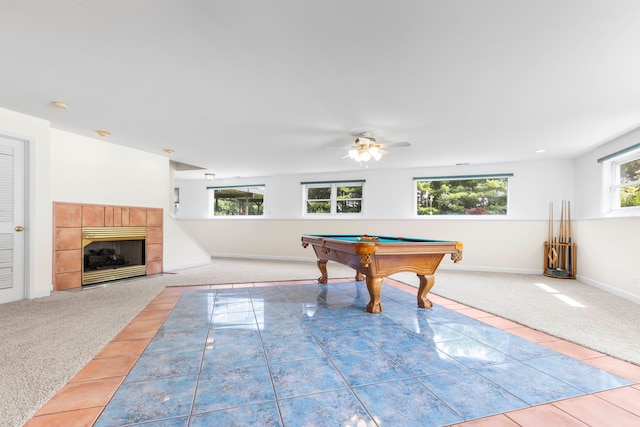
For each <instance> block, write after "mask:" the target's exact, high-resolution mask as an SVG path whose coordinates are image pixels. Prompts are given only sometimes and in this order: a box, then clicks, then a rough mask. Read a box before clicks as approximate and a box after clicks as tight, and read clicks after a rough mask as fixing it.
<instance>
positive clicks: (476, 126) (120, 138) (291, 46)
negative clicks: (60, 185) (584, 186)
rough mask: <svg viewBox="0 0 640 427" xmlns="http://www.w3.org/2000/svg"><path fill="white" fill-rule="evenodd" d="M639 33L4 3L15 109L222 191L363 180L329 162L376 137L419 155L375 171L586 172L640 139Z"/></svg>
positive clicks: (469, 5)
mask: <svg viewBox="0 0 640 427" xmlns="http://www.w3.org/2000/svg"><path fill="white" fill-rule="evenodd" d="M639 22H640V1H638V0H627V1H624V0H562V1H559V0H482V1H480V0H438V1H435V0H393V1H391V0H386V1H385V0H315V1H312V0H269V1H264V0H224V1H217V0H135V1H132V0H56V1H51V0H0V59H1V64H0V107H2V108H6V109H9V110H13V111H17V112H21V113H25V114H28V115H32V116H36V117H39V118H43V119H46V120H49V121H51V125H52V127H54V128H57V129H63V130H68V131H71V132H74V133H78V134H82V135H87V136H92V137H96V138H98V137H97V136H96V135H95V133H94V131H95V130H97V129H105V130H108V131H109V132H111V136H109V137H108V138H107V139H106V140H107V141H109V142H112V143H115V144H121V145H125V146H129V147H134V148H138V149H141V150H145V151H149V152H152V153H157V154H160V155H164V154H163V153H162V149H165V148H170V149H173V150H175V153H174V154H173V155H171V159H172V160H175V161H177V162H182V163H186V164H189V165H195V166H198V167H202V168H204V169H205V170H207V171H210V172H214V173H216V175H217V176H218V177H235V176H243V177H244V176H247V177H249V176H268V175H274V174H278V175H279V174H288V173H300V172H330V171H344V170H354V169H358V168H362V167H363V166H362V165H359V164H357V163H355V162H354V161H353V160H348V159H343V158H341V157H342V156H343V155H344V154H346V150H344V152H343V151H340V150H332V149H327V147H329V146H336V145H338V146H343V145H344V146H348V145H350V144H351V143H352V142H353V140H354V135H355V134H357V133H359V132H363V131H369V132H371V134H372V136H375V137H377V138H378V139H379V140H386V141H409V142H411V144H412V145H411V147H409V148H396V149H391V150H390V151H391V152H392V155H391V156H389V157H385V158H383V159H382V160H380V161H379V162H377V163H374V164H371V165H370V166H369V167H371V168H374V167H375V168H406V167H430V166H442V165H452V164H456V163H472V164H476V163H496V162H511V161H526V160H532V159H540V160H542V159H555V158H575V157H576V156H578V155H580V154H581V153H583V152H585V151H587V150H589V149H592V148H594V147H596V146H598V145H600V144H602V143H604V142H606V141H608V140H610V139H611V138H613V137H615V136H618V135H620V134H622V133H624V132H627V131H629V130H631V129H633V128H636V127H638V126H639V125H640V52H639V50H640V25H639V24H638V23H639ZM52 101H62V102H65V103H67V104H68V105H69V109H68V110H58V109H55V108H53V107H52V106H51V102H52ZM382 142H384V141H382ZM539 149H546V152H545V153H542V154H540V153H536V152H535V151H536V150H539ZM370 163H371V162H370ZM202 173H203V171H202V170H199V171H197V172H185V173H183V174H184V176H183V177H186V176H193V177H197V178H199V179H202V178H203V174H202Z"/></svg>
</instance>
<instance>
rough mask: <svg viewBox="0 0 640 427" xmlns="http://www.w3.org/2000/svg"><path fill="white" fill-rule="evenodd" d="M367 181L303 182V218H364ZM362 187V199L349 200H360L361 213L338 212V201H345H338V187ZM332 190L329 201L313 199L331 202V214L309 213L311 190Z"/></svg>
mask: <svg viewBox="0 0 640 427" xmlns="http://www.w3.org/2000/svg"><path fill="white" fill-rule="evenodd" d="M365 182H366V181H365V180H363V179H358V180H342V181H313V182H301V183H300V184H301V187H302V206H301V209H302V216H303V217H307V218H308V217H313V218H362V217H363V216H364V208H365V189H366V185H365ZM358 186H359V187H361V188H362V197H361V198H359V199H357V198H355V199H347V200H360V212H338V207H337V206H338V201H339V200H344V199H338V187H358ZM327 187H330V188H331V195H330V198H329V199H311V200H328V201H329V202H330V210H329V212H321V213H315V212H308V211H307V202H308V201H309V198H308V196H309V191H308V189H309V188H327Z"/></svg>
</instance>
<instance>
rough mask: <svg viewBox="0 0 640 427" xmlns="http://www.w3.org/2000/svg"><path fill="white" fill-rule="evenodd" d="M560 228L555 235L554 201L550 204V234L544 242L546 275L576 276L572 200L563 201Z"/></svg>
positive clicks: (568, 277)
mask: <svg viewBox="0 0 640 427" xmlns="http://www.w3.org/2000/svg"><path fill="white" fill-rule="evenodd" d="M560 212H561V213H560V230H559V232H558V234H557V236H556V235H554V222H553V203H550V205H549V235H548V238H547V241H546V242H544V264H543V270H542V271H543V272H544V275H545V276H548V277H554V278H557V279H575V278H576V260H577V256H576V254H577V248H576V244H575V242H572V241H571V202H569V201H564V200H563V201H562V210H561V211H560Z"/></svg>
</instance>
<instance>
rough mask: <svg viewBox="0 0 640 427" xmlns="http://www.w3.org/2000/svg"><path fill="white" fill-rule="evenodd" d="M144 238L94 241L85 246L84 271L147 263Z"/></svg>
mask: <svg viewBox="0 0 640 427" xmlns="http://www.w3.org/2000/svg"><path fill="white" fill-rule="evenodd" d="M144 258H145V257H144V240H120V241H105V242H93V243H90V244H89V245H87V246H85V248H84V271H85V272H86V271H96V270H105V269H116V268H123V267H130V266H132V265H145V262H144V261H145V260H144Z"/></svg>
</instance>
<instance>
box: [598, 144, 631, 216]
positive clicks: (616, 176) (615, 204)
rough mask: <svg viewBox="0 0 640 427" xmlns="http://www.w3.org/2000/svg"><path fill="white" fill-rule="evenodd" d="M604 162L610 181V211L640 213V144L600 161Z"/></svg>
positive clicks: (607, 185) (607, 184)
mask: <svg viewBox="0 0 640 427" xmlns="http://www.w3.org/2000/svg"><path fill="white" fill-rule="evenodd" d="M598 162H604V164H605V171H607V173H608V174H609V179H608V180H607V179H605V183H606V184H605V185H606V187H607V188H608V193H609V195H610V197H609V205H610V211H611V212H614V213H636V212H640V144H636V145H634V146H632V147H629V148H627V149H625V150H622V151H619V152H617V153H614V154H611V155H610V156H607V157H604V158H602V159H599V160H598Z"/></svg>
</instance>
